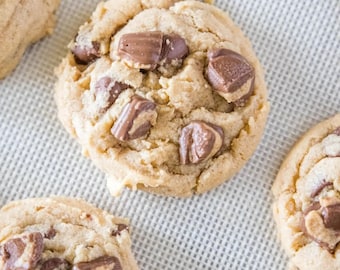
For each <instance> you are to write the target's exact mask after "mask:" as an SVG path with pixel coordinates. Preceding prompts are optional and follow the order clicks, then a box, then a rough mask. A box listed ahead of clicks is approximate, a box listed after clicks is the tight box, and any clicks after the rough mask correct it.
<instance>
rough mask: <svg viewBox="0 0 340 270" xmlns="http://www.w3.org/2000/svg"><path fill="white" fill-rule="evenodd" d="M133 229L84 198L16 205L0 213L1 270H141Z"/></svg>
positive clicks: (34, 200)
mask: <svg viewBox="0 0 340 270" xmlns="http://www.w3.org/2000/svg"><path fill="white" fill-rule="evenodd" d="M128 226H129V225H128V222H127V220H125V219H122V218H118V217H114V216H112V215H110V214H108V213H107V212H105V211H102V210H100V209H98V208H96V207H94V206H93V205H90V204H88V203H86V202H85V201H83V200H80V199H73V198H66V197H51V198H34V199H26V200H21V201H15V202H11V203H9V204H7V205H5V206H4V207H3V208H1V209H0V269H2V270H14V269H17V270H18V269H20V270H24V269H27V270H57V269H58V270H68V269H71V268H72V269H73V270H87V269H91V270H106V269H107V270H112V269H114V270H119V269H131V270H133V269H138V267H137V264H136V261H135V259H134V258H133V255H132V252H131V240H130V236H129V227H128Z"/></svg>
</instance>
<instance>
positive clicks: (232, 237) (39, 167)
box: [0, 0, 340, 270]
mask: <svg viewBox="0 0 340 270" xmlns="http://www.w3.org/2000/svg"><path fill="white" fill-rule="evenodd" d="M97 2H98V1H90V0H88V1H85V0H84V1H71V0H63V1H62V4H61V7H60V9H59V11H58V22H57V28H56V30H55V32H54V34H53V35H52V36H50V37H47V38H45V39H43V40H42V41H41V42H38V43H36V44H35V45H34V46H32V47H30V48H29V49H28V50H27V51H26V53H25V55H24V58H23V59H22V61H21V63H20V65H19V66H18V67H17V68H16V70H15V71H14V72H13V73H12V74H11V75H10V76H8V77H7V78H5V79H4V80H2V81H0V205H1V206H2V205H4V204H5V203H7V202H9V201H11V200H17V199H22V198H27V197H41V196H49V195H51V194H55V195H66V196H75V197H81V198H84V199H86V200H87V201H89V202H90V203H93V204H95V205H96V206H98V207H101V208H103V209H105V210H107V211H109V212H111V213H113V214H115V215H121V216H125V217H128V218H130V221H131V227H132V239H133V250H134V254H135V256H136V259H137V261H138V263H139V265H140V268H141V269H148V270H158V269H162V270H173V269H195V270H197V269H202V270H203V269H204V270H206V269H232V270H233V269H235V270H236V269H237V270H238V269H261V270H265V269H278V270H281V269H282V270H283V269H285V268H286V265H287V258H286V256H285V254H284V252H283V250H282V248H281V247H280V244H279V243H278V241H277V237H276V230H275V224H274V221H273V217H272V208H271V204H272V200H273V198H272V195H271V186H272V183H273V180H274V179H275V176H276V173H277V171H278V169H279V166H280V164H281V162H282V160H283V158H284V157H285V155H286V154H287V153H288V151H289V149H290V148H291V147H292V145H293V144H294V142H295V141H296V140H297V139H298V138H299V137H300V136H301V135H302V134H303V133H304V132H305V131H306V130H307V129H309V128H310V127H311V126H313V125H315V124H316V123H318V122H319V121H321V120H323V119H325V118H328V117H330V116H331V115H333V114H335V113H337V112H339V109H340V108H339V106H340V93H339V91H340V87H339V86H340V80H339V78H340V76H339V74H340V70H339V69H340V61H339V55H340V50H339V44H340V42H339V33H340V22H339V14H340V2H339V0H327V1H318V0H308V1H299V0H287V1H280V0H274V1H269V0H258V1H248V0H230V1H226V0H220V1H218V0H217V1H215V5H217V6H218V7H220V8H221V9H223V10H225V11H227V12H228V13H229V15H230V16H231V17H232V19H233V20H234V21H235V22H236V23H237V24H238V25H239V26H240V27H241V28H242V29H243V31H244V32H245V34H246V35H247V36H248V37H249V39H250V40H251V42H252V44H253V46H254V49H255V51H256V53H257V55H258V57H259V59H260V61H261V63H262V65H263V67H264V70H265V72H266V81H267V85H268V91H269V99H270V102H271V112H270V116H269V119H268V123H267V126H266V130H265V134H264V137H263V139H262V141H261V144H260V145H259V146H258V148H257V151H256V153H255V154H254V155H253V157H252V158H251V160H250V161H249V162H248V163H247V165H246V166H245V167H244V168H243V169H242V171H241V172H239V173H238V174H237V175H236V176H235V177H233V178H232V179H231V180H230V181H229V182H226V183H224V184H223V185H222V186H220V187H218V188H216V189H214V190H213V191H211V192H208V193H206V194H203V195H200V196H196V197H193V198H189V199H175V198H166V197H160V196H155V195H151V194H147V193H143V192H140V191H137V192H132V191H129V190H126V191H125V192H123V194H122V195H121V197H119V198H112V197H111V196H110V194H109V192H108V190H107V188H106V180H105V176H104V174H103V173H102V172H100V171H99V170H98V169H97V168H95V167H94V165H92V163H91V161H90V160H88V159H86V158H85V157H83V156H82V155H81V149H80V146H79V145H78V144H77V143H76V142H75V141H74V140H73V139H71V138H70V136H69V135H68V134H67V133H66V131H65V130H64V128H63V127H62V126H61V124H60V123H59V121H58V119H57V116H56V115H57V113H56V105H55V103H54V100H53V84H54V82H55V80H56V78H55V77H54V68H55V67H56V66H57V65H58V64H59V62H60V61H61V59H62V57H63V56H64V55H65V54H66V45H67V44H68V42H69V41H70V40H71V39H72V38H73V37H74V35H75V33H76V32H77V29H78V27H79V26H80V25H81V24H83V22H84V21H85V20H86V19H87V18H88V17H89V16H90V14H91V13H92V11H93V10H94V8H95V6H96V4H97ZM0 42H1V41H0Z"/></svg>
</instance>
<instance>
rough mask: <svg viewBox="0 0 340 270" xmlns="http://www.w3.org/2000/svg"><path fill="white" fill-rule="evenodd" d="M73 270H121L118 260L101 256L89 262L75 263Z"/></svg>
mask: <svg viewBox="0 0 340 270" xmlns="http://www.w3.org/2000/svg"><path fill="white" fill-rule="evenodd" d="M72 269H73V270H123V268H122V266H121V264H120V262H119V260H118V258H116V257H113V256H103V257H100V258H97V259H95V260H93V261H89V262H81V263H77V264H76V265H74V266H73V268H72Z"/></svg>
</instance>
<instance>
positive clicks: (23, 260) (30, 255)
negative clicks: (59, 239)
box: [0, 228, 44, 270]
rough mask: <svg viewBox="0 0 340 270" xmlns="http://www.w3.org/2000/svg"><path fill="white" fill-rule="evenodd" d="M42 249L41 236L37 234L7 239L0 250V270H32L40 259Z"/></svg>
mask: <svg viewBox="0 0 340 270" xmlns="http://www.w3.org/2000/svg"><path fill="white" fill-rule="evenodd" d="M0 229H1V228H0ZM43 249H44V245H43V236H42V234H41V233H39V232H34V233H28V234H23V235H19V236H18V237H14V238H12V239H9V240H8V241H6V242H5V243H4V244H3V246H2V249H1V253H0V255H1V262H2V263H1V262H0V266H1V265H2V268H1V269H4V270H12V269H34V268H35V267H36V265H37V263H38V261H39V260H40V259H41V256H42V252H43Z"/></svg>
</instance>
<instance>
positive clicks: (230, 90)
mask: <svg viewBox="0 0 340 270" xmlns="http://www.w3.org/2000/svg"><path fill="white" fill-rule="evenodd" d="M208 60H209V64H208V67H207V70H206V76H207V79H208V81H209V82H210V84H211V85H212V87H213V88H214V89H215V90H216V91H217V93H218V94H220V95H221V96H222V97H224V98H225V99H226V100H227V101H228V102H234V103H236V104H238V105H242V106H244V104H245V101H246V100H247V99H248V98H249V97H250V96H251V93H252V92H253V90H254V79H255V73H254V68H253V67H252V66H251V65H250V64H249V62H248V61H247V60H246V59H245V58H244V57H243V56H242V55H240V54H238V53H236V52H234V51H231V50H228V49H214V50H211V51H209V52H208Z"/></svg>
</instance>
